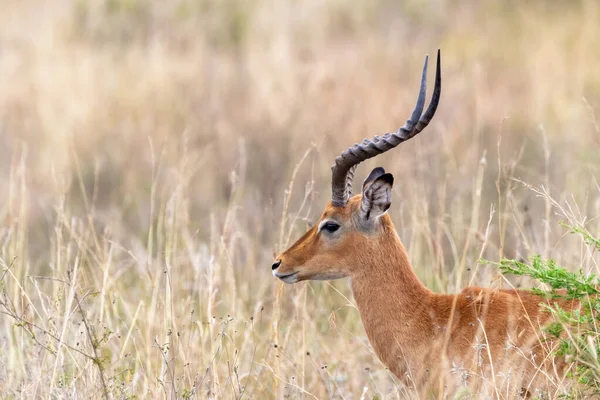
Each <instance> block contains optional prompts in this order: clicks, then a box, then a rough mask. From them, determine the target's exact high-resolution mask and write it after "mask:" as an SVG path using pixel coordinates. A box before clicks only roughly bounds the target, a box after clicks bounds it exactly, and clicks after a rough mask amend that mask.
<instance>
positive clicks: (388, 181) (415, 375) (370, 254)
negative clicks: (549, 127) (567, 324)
mask: <svg viewBox="0 0 600 400" xmlns="http://www.w3.org/2000/svg"><path fill="white" fill-rule="evenodd" d="M426 76H427V58H426V59H425V65H424V67H423V74H422V78H421V88H420V92H419V97H418V100H417V105H416V107H415V109H414V111H413V113H412V115H411V117H410V118H409V119H408V120H407V122H406V123H405V124H404V126H403V127H401V128H400V129H398V130H397V131H396V132H394V133H386V134H385V135H383V136H375V137H374V138H373V139H370V140H367V139H365V140H364V141H363V142H362V143H361V144H355V145H354V146H352V147H350V148H349V149H348V150H346V151H344V152H343V153H342V154H341V155H340V156H339V157H337V158H336V159H335V164H334V165H333V166H332V198H331V202H330V203H329V204H328V205H327V206H326V207H325V211H323V214H322V215H321V217H320V219H319V222H318V223H317V224H316V225H315V226H314V227H312V228H311V229H310V230H309V231H308V232H306V233H305V234H304V235H303V236H302V237H301V238H300V239H298V241H297V242H296V243H294V244H293V245H292V246H291V247H290V248H288V249H287V250H285V251H284V252H283V253H281V254H280V255H279V256H278V257H277V259H276V261H275V262H274V263H273V266H272V270H273V275H275V276H276V277H277V278H279V279H281V280H282V281H283V282H285V283H290V284H291V283H296V282H300V281H303V280H309V279H312V280H327V279H337V278H343V277H350V278H351V287H352V292H353V294H354V298H355V301H356V304H357V306H358V310H359V312H360V316H361V319H362V322H363V325H364V328H365V331H366V333H367V336H368V338H369V341H370V342H371V344H372V346H373V348H374V350H375V352H376V353H377V355H378V356H379V358H380V359H381V361H382V362H383V363H384V364H385V365H386V366H387V367H388V368H389V369H390V370H391V371H392V372H393V373H394V374H395V375H396V376H397V377H398V378H400V379H401V380H403V381H405V382H408V383H410V384H411V385H414V386H415V387H416V388H417V389H423V390H428V391H429V393H431V390H433V389H435V390H437V391H438V393H440V392H448V391H451V390H452V386H453V385H454V386H461V385H469V386H470V387H471V388H472V389H474V388H477V390H488V389H490V388H491V390H493V391H494V396H497V395H498V394H500V393H501V394H502V395H503V396H505V395H507V394H509V396H513V395H515V394H516V393H518V392H520V393H535V391H534V390H533V389H536V390H537V389H540V388H547V389H548V388H551V387H552V386H553V385H556V384H558V383H560V380H561V378H562V377H563V370H564V362H562V361H559V360H558V359H555V358H553V357H551V354H552V353H551V351H550V348H551V346H552V342H550V341H546V340H545V339H544V337H543V333H542V330H541V329H540V328H541V327H542V326H544V325H546V324H547V323H548V322H549V319H550V313H548V312H543V311H542V310H541V307H540V303H541V302H542V301H543V300H542V298H540V297H537V296H535V295H533V294H532V293H531V292H528V291H520V290H493V289H487V288H480V287H468V288H466V289H464V290H463V291H462V292H461V293H460V294H437V293H433V292H432V291H431V290H429V289H428V288H426V287H425V286H424V285H423V284H422V283H421V282H420V281H419V279H418V278H417V276H416V275H415V273H414V272H413V269H412V267H411V264H410V261H409V260H408V256H407V253H406V250H405V249H404V246H403V245H402V242H401V241H400V238H399V237H398V235H397V234H396V231H395V228H394V225H393V224H392V221H391V219H390V217H389V216H388V215H387V214H386V211H387V210H388V209H389V207H390V201H391V195H392V185H393V183H394V178H393V176H392V174H390V173H386V172H385V171H384V169H383V168H380V167H379V168H375V169H374V170H373V171H371V173H370V174H369V176H368V177H367V179H366V180H365V181H364V183H363V185H362V193H361V194H358V195H356V196H353V197H352V196H351V194H352V193H351V192H352V180H353V177H354V171H355V169H356V166H357V165H358V164H359V163H360V162H362V161H364V160H366V159H368V158H371V157H375V156H377V155H378V154H381V153H383V152H385V151H388V150H390V149H392V148H394V147H396V146H397V145H399V144H400V143H402V142H404V141H405V140H408V139H410V138H412V137H413V136H415V135H416V134H417V133H419V132H421V131H422V130H423V129H424V128H425V127H426V126H427V125H428V124H429V122H430V121H431V119H432V117H433V115H434V114H435V111H436V108H437V106H438V103H439V99H440V93H441V73H440V53H439V50H438V58H437V69H436V76H435V87H434V91H433V97H432V100H431V103H430V105H429V107H428V108H427V110H426V111H425V113H424V114H423V115H421V113H422V111H423V108H424V103H425V91H426V90H425V87H426ZM561 303H562V305H563V306H565V307H571V306H573V304H572V303H571V302H565V301H562V302H561ZM486 385H487V386H486ZM488 393H490V392H489V391H488ZM490 394H491V393H490Z"/></svg>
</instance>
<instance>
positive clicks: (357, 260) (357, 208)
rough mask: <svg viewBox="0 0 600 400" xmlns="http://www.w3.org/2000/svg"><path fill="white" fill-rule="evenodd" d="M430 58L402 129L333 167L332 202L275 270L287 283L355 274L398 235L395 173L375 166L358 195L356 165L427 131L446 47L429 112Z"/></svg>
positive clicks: (357, 147) (352, 151) (364, 145)
mask: <svg viewBox="0 0 600 400" xmlns="http://www.w3.org/2000/svg"><path fill="white" fill-rule="evenodd" d="M426 80H427V58H425V65H424V66H423V74H422V78H421V88H420V91H419V97H418V99H417V105H416V107H415V109H414V111H413V112H412V115H411V116H410V118H409V119H408V120H407V121H406V123H405V124H404V126H402V127H401V128H399V129H398V130H397V131H396V132H393V133H386V134H385V135H382V136H375V137H374V138H372V139H370V140H369V139H365V140H363V141H362V143H360V144H355V145H354V146H352V147H350V148H349V149H348V150H346V151H344V152H343V153H342V154H341V155H340V156H338V157H337V158H336V159H335V163H334V164H333V165H332V167H331V171H332V179H331V189H332V197H331V202H330V203H329V204H328V205H327V206H326V207H325V210H324V211H323V214H321V217H320V218H319V221H318V222H317V224H316V225H315V226H313V227H312V228H311V229H310V230H309V231H308V232H306V233H305V234H304V235H303V236H302V237H301V238H300V239H298V240H297V241H296V243H294V244H293V245H292V246H291V247H290V248H288V249H287V250H285V251H284V252H283V253H281V254H280V255H279V256H277V258H276V259H275V262H274V263H273V265H272V270H273V275H275V276H276V277H277V278H279V279H281V280H282V281H284V282H286V283H295V282H298V281H302V280H308V279H312V280H327V279H337V278H343V277H346V276H352V275H353V274H355V273H357V272H359V271H357V269H360V268H365V266H366V265H369V260H372V259H373V256H376V255H377V254H378V253H380V252H381V249H382V246H385V241H386V240H389V238H390V237H391V236H393V237H395V231H394V227H393V225H392V223H391V221H390V218H389V216H387V215H386V212H387V210H388V208H389V207H390V204H391V192H392V186H393V184H394V177H393V176H392V175H391V174H389V173H386V172H385V171H384V169H383V168H381V167H378V168H375V169H374V170H373V171H371V173H370V174H369V176H368V177H367V179H365V181H364V183H363V186H362V191H361V194H358V195H356V196H354V197H352V180H353V178H354V171H355V169H356V166H357V165H358V164H359V163H361V162H362V161H364V160H367V159H369V158H372V157H375V156H377V155H379V154H381V153H384V152H386V151H388V150H390V149H392V148H394V147H396V146H398V145H399V144H400V143H402V142H404V141H406V140H408V139H410V138H412V137H413V136H415V135H416V134H417V133H419V132H421V131H422V130H423V129H424V128H425V127H426V126H427V125H428V124H429V122H430V121H431V119H432V118H433V115H434V114H435V111H436V109H437V106H438V103H439V100H440V94H441V73H440V52H439V50H438V57H437V68H436V75H435V86H434V90H433V97H432V99H431V103H430V104H429V106H428V107H427V110H426V111H425V113H423V108H424V106H425V92H426Z"/></svg>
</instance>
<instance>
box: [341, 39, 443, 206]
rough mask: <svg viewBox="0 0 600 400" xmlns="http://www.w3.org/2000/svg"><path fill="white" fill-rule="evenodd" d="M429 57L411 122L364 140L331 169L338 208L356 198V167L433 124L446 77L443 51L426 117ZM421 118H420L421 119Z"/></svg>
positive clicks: (438, 58)
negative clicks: (393, 130) (353, 190)
mask: <svg viewBox="0 0 600 400" xmlns="http://www.w3.org/2000/svg"><path fill="white" fill-rule="evenodd" d="M428 59H429V56H427V57H425V65H424V66H423V75H422V77H421V88H420V90H419V97H418V98H417V105H416V106H415V109H414V110H413V112H412V115H411V116H410V118H409V119H408V120H407V121H406V123H405V124H404V126H402V127H401V128H399V129H398V130H397V131H396V132H393V133H386V134H385V135H382V136H375V137H374V138H373V139H364V140H363V141H362V143H361V144H355V145H354V146H352V147H350V148H349V149H348V150H346V151H344V152H343V153H342V154H341V155H339V156H338V157H337V158H336V159H335V163H334V164H333V165H332V166H331V173H332V177H331V192H332V193H331V200H332V202H333V205H334V206H336V207H341V206H345V205H346V203H347V202H348V199H349V198H350V196H351V194H352V179H353V178H354V170H355V169H356V166H357V165H358V164H359V163H361V162H363V161H365V160H367V159H369V158H372V157H375V156H377V155H379V154H381V153H385V152H386V151H388V150H390V149H393V148H394V147H396V146H398V145H399V144H400V143H402V142H404V141H405V140H408V139H410V138H412V137H413V136H415V135H416V134H417V133H419V132H421V131H422V130H423V129H425V127H426V126H427V125H428V124H429V122H430V121H431V119H432V118H433V115H434V114H435V111H436V109H437V106H438V104H439V102H440V94H441V92H442V76H441V72H440V50H438V53H437V65H436V71H435V86H434V89H433V96H432V98H431V103H429V106H428V107H427V110H426V111H425V113H424V114H423V115H421V113H422V112H423V107H424V106H425V92H426V86H427V61H428ZM419 117H420V118H419Z"/></svg>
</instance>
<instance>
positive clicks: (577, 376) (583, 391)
mask: <svg viewBox="0 0 600 400" xmlns="http://www.w3.org/2000/svg"><path fill="white" fill-rule="evenodd" d="M561 225H563V226H564V227H565V228H567V229H568V230H569V232H570V233H572V234H577V235H580V236H581V237H582V239H583V241H584V243H585V244H586V245H588V246H591V247H592V251H597V250H600V238H598V237H596V236H594V235H592V234H591V233H590V232H589V231H587V230H586V229H585V228H583V227H581V226H571V225H567V224H564V223H563V224H561ZM485 263H488V264H494V265H496V266H497V267H498V268H499V269H500V271H501V272H502V273H503V274H513V275H518V276H528V277H531V278H534V279H537V280H538V281H540V282H541V283H543V284H545V285H547V286H548V287H549V289H548V290H544V289H539V288H534V289H532V291H533V292H534V293H536V294H538V295H540V296H543V297H544V298H549V299H557V298H567V299H576V300H577V301H579V302H580V304H581V307H580V308H578V309H575V310H573V311H567V310H564V309H562V308H560V307H559V306H558V304H556V303H554V304H553V305H550V306H548V305H547V304H545V303H544V304H543V306H544V307H546V309H547V311H548V312H551V313H552V314H553V316H554V322H553V323H551V324H550V325H548V326H547V327H546V328H545V329H546V332H547V333H548V334H549V335H551V336H552V337H554V338H557V339H558V341H559V346H558V348H557V356H560V357H565V359H567V360H570V361H572V362H573V363H574V364H573V368H571V370H570V372H569V376H570V377H571V378H572V379H573V380H575V381H576V382H577V383H578V384H579V385H575V387H574V388H573V389H572V393H571V395H572V396H573V397H579V396H580V395H583V396H584V397H585V396H599V395H600V297H599V296H598V294H600V279H599V278H598V277H597V276H596V275H594V274H589V275H588V274H585V273H584V272H583V271H582V270H579V271H577V272H570V271H568V270H567V269H565V268H563V267H561V266H559V265H557V263H556V261H554V260H553V259H544V258H542V257H541V256H540V255H534V256H532V257H530V258H529V259H528V261H519V260H513V259H502V260H500V261H499V262H497V263H494V262H489V261H485ZM550 304H552V302H550Z"/></svg>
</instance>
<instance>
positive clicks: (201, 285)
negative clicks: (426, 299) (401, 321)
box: [0, 0, 600, 398]
mask: <svg viewBox="0 0 600 400" xmlns="http://www.w3.org/2000/svg"><path fill="white" fill-rule="evenodd" d="M598 21H600V4H599V3H598V2H597V1H595V0H579V1H552V2H548V1H541V0H540V1H537V0H534V1H528V2H523V1H503V2H479V1H467V2H465V1H462V2H459V1H453V0H432V1H417V0H409V1H405V2H396V1H389V0H357V1H353V2H348V1H342V0H330V1H317V0H305V1H294V0H255V1H247V0H173V1H169V2H164V1H151V0H55V1H53V2H37V1H29V0H25V1H23V0H20V1H17V0H5V1H4V2H3V5H2V10H1V11H0V144H1V146H0V183H1V186H2V187H3V188H4V190H1V191H0V220H1V221H2V223H1V225H0V258H1V264H2V269H3V271H2V282H1V289H2V301H1V302H0V308H2V309H3V314H2V316H1V317H0V323H1V325H0V329H1V332H0V335H1V336H0V388H1V389H2V392H3V393H10V394H11V395H12V396H25V397H36V396H40V397H47V396H51V397H58V398H64V397H73V396H76V397H82V398H90V397H93V398H96V397H97V398H103V397H110V396H113V397H115V398H133V396H138V398H152V397H157V398H163V397H167V398H221V397H223V398H231V397H236V398H241V397H248V398H284V397H285V398H288V397H289V398H315V397H316V398H359V397H361V396H362V398H405V397H406V396H408V395H409V394H410V393H409V391H408V389H406V388H403V387H402V386H400V385H399V384H398V383H397V381H395V380H394V379H393V378H392V377H391V375H390V374H389V373H388V372H387V371H386V370H385V368H384V367H383V366H382V365H381V364H380V363H379V362H378V361H377V359H376V357H375V356H374V354H373V353H372V351H371V349H370V346H369V344H368V341H367V339H366V337H365V336H364V331H363V330H362V325H361V324H360V318H359V315H358V312H357V310H356V308H355V307H354V306H353V300H352V296H351V293H350V290H349V288H348V285H347V282H346V281H344V280H342V281H336V282H332V283H331V284H329V283H324V282H316V283H302V284H298V285H294V286H287V287H284V286H283V284H281V283H280V282H275V281H274V279H273V277H272V275H271V271H270V268H269V267H270V264H271V262H272V259H273V255H274V253H276V252H278V251H281V250H283V249H284V248H285V247H287V245H289V244H290V243H291V242H293V241H294V240H295V239H296V238H297V237H299V235H300V234H301V233H302V232H303V231H304V230H305V229H306V228H308V227H309V226H310V225H311V224H312V223H314V222H315V221H316V219H317V218H318V217H319V214H320V212H321V210H322V208H323V207H324V206H325V204H326V202H327V201H328V200H329V199H330V195H331V191H330V179H331V176H330V168H329V166H330V165H331V163H332V162H333V159H334V158H335V156H337V155H338V154H339V153H341V152H342V151H343V150H345V149H346V148H347V147H349V146H350V145H352V144H353V143H355V142H358V141H360V140H362V139H363V138H364V137H371V136H373V135H375V134H381V133H385V132H388V131H393V130H396V129H397V128H398V127H399V126H400V125H402V124H403V123H404V121H405V120H406V118H407V117H408V116H409V114H410V112H411V111H412V108H413V107H414V103H415V100H416V96H417V93H418V85H419V78H420V71H421V68H422V65H423V61H424V57H425V55H426V54H430V55H431V56H432V60H431V61H433V56H434V55H435V52H436V51H437V49H438V48H440V49H441V51H442V80H443V85H442V87H443V89H442V99H441V103H440V107H439V109H438V111H437V114H436V116H435V118H434V120H433V121H432V123H431V124H430V126H429V127H428V128H427V129H426V130H425V131H424V132H422V133H421V134H420V135H419V136H417V137H416V138H414V139H412V140H411V141H409V142H407V143H404V144H402V145H401V146H400V147H399V148H397V149H395V150H393V151H391V152H389V153H386V154H385V155H383V156H380V157H378V158H377V159H376V160H369V161H368V162H365V163H364V165H361V166H360V167H359V169H358V171H357V178H358V179H357V180H358V182H359V183H360V182H361V181H362V179H364V177H366V175H367V174H368V172H369V171H370V169H371V168H373V167H375V166H379V165H381V166H384V167H385V168H386V170H388V171H389V172H392V173H393V174H394V176H395V177H396V185H395V187H394V194H393V196H394V197H393V203H392V207H391V209H390V215H391V217H392V219H393V220H394V222H395V223H396V226H397V229H398V233H399V234H400V237H401V238H402V240H403V242H404V243H405V246H406V247H407V249H408V251H409V255H410V257H411V260H412V262H413V266H414V268H415V270H416V271H417V274H418V275H419V277H420V278H421V279H422V280H423V282H424V283H425V284H426V285H427V286H428V287H430V288H431V289H432V290H434V291H437V292H452V291H460V290H461V288H462V287H464V286H466V285H468V284H479V285H486V286H489V285H492V286H494V285H495V286H502V285H504V286H506V285H507V284H508V283H509V284H512V285H515V286H532V285H535V282H521V281H519V280H517V279H510V280H509V281H503V279H502V278H501V276H500V275H499V274H498V272H497V270H496V269H495V267H493V266H490V265H485V264H484V265H482V264H479V263H478V260H479V259H480V258H482V257H483V258H486V259H488V260H492V261H495V260H498V259H499V258H501V257H510V258H518V259H525V258H527V257H528V256H530V255H533V254H542V255H543V256H546V257H553V258H554V259H556V260H557V261H558V262H560V263H561V265H564V266H565V267H568V268H571V269H580V268H581V269H583V270H584V271H585V272H588V273H589V272H594V271H596V270H597V266H596V261H597V260H595V255H594V254H588V252H587V251H586V250H585V248H584V246H583V244H582V243H581V240H580V239H578V238H575V237H572V236H571V235H569V234H568V230H567V229H565V228H564V227H562V226H561V225H560V224H559V222H560V221H566V222H567V223H571V224H583V225H585V226H586V227H587V229H589V230H590V231H591V232H598V226H599V224H598V220H597V218H596V217H597V216H598V215H600V187H599V186H598V181H597V178H596V177H597V176H598V173H599V172H600V152H599V151H598V149H599V147H600V127H599V124H600V122H599V121H600V117H599V116H598V115H599V114H600V52H599V51H598V49H599V48H600V24H599V23H598ZM432 65H433V64H432ZM433 74H434V72H433V68H430V72H429V87H430V88H431V87H432V86H433ZM359 183H357V187H358V184H359Z"/></svg>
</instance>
